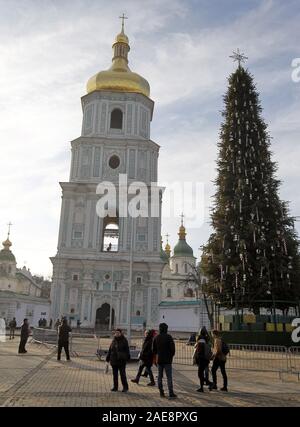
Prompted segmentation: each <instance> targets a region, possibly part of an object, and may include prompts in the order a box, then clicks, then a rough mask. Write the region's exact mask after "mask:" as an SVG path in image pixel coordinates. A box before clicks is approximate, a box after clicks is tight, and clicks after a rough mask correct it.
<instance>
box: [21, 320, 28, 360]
mask: <svg viewBox="0 0 300 427" xmlns="http://www.w3.org/2000/svg"><path fill="white" fill-rule="evenodd" d="M29 335H30V328H29V323H28V319H24V321H23V324H22V326H21V339H20V344H19V354H22V353H27V350H26V349H25V346H26V343H27V340H28V337H29Z"/></svg>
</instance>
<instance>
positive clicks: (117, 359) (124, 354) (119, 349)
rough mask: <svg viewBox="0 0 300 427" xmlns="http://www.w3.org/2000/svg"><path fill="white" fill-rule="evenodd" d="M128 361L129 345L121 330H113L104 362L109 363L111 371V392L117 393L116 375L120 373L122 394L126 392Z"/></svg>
mask: <svg viewBox="0 0 300 427" xmlns="http://www.w3.org/2000/svg"><path fill="white" fill-rule="evenodd" d="M129 360H130V352H129V345H128V341H127V339H126V338H125V337H124V335H123V332H122V330H121V329H116V330H115V336H114V339H113V340H112V343H111V345H110V347H109V350H108V353H107V356H106V362H107V363H108V362H110V364H111V367H112V371H113V381H114V386H113V388H112V389H111V391H118V374H119V372H120V377H121V382H122V385H123V390H122V392H123V393H126V392H127V391H128V382H127V378H126V363H127V362H128V361H129Z"/></svg>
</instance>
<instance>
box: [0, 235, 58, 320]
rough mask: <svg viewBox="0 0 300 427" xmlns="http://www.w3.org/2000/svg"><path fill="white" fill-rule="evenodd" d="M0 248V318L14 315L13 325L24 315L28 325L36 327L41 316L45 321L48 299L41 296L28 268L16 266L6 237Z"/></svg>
mask: <svg viewBox="0 0 300 427" xmlns="http://www.w3.org/2000/svg"><path fill="white" fill-rule="evenodd" d="M2 244H3V249H2V250H1V251H0V318H3V319H5V322H6V324H8V323H9V322H10V321H11V320H12V319H13V318H14V317H15V319H16V322H17V326H21V324H22V322H23V320H24V318H28V321H29V324H30V325H31V326H38V322H39V320H40V319H41V318H43V319H46V320H47V322H48V323H49V314H50V301H49V300H48V299H46V298H42V296H41V293H42V289H41V285H39V284H38V283H36V281H35V279H34V277H33V276H32V274H31V273H30V270H29V269H27V268H26V267H23V268H21V269H19V268H17V262H16V258H15V256H14V254H13V252H12V251H11V246H12V243H11V241H10V240H9V234H8V237H7V239H6V240H5V241H4V242H3V243H2Z"/></svg>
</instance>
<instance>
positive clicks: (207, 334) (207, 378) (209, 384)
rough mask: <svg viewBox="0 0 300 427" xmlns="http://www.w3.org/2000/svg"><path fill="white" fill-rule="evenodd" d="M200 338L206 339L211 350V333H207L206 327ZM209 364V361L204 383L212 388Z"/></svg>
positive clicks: (203, 328) (202, 330) (202, 329)
mask: <svg viewBox="0 0 300 427" xmlns="http://www.w3.org/2000/svg"><path fill="white" fill-rule="evenodd" d="M199 335H200V336H202V337H204V339H205V342H206V344H208V345H209V347H210V348H211V342H210V341H211V339H210V335H209V333H208V331H207V329H206V327H205V326H203V327H202V328H201V330H200V334H199ZM209 363H210V360H209V362H208V365H207V367H206V368H205V370H204V383H205V385H208V386H211V385H212V383H211V382H210V380H209Z"/></svg>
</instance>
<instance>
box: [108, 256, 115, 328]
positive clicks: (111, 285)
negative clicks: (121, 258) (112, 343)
mask: <svg viewBox="0 0 300 427" xmlns="http://www.w3.org/2000/svg"><path fill="white" fill-rule="evenodd" d="M113 285H114V265H113V264H112V265H111V284H110V310H109V330H110V331H111V329H112V302H113Z"/></svg>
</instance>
